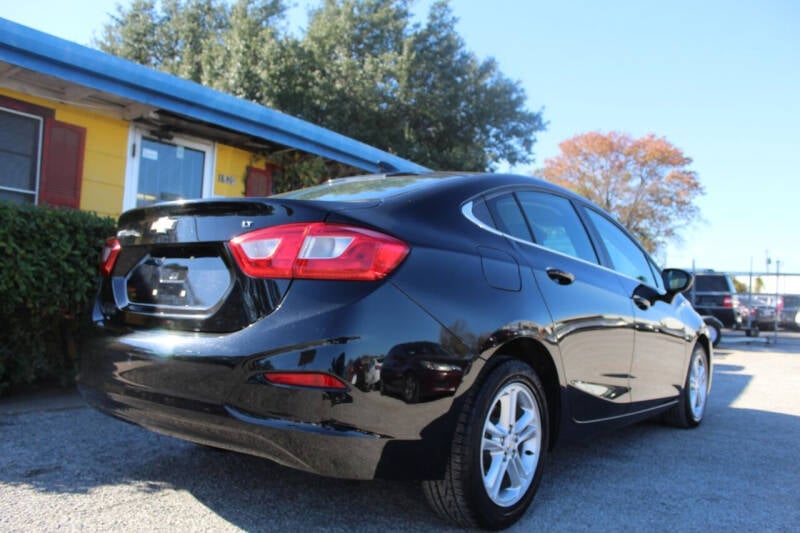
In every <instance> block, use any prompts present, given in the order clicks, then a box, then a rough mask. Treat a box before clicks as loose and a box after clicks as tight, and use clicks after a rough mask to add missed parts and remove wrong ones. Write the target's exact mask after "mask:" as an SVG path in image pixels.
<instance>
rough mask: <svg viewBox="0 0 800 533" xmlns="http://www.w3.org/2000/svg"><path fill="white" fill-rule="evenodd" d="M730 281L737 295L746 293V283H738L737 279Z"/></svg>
mask: <svg viewBox="0 0 800 533" xmlns="http://www.w3.org/2000/svg"><path fill="white" fill-rule="evenodd" d="M732 281H733V288H734V289H735V290H736V292H738V293H745V292H748V287H747V284H746V283H744V282H742V281H739V280H738V279H737V278H732Z"/></svg>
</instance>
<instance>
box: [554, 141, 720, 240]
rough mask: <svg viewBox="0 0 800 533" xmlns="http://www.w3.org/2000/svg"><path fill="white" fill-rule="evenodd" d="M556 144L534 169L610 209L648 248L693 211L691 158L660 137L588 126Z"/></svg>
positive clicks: (697, 191)
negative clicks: (595, 129)
mask: <svg viewBox="0 0 800 533" xmlns="http://www.w3.org/2000/svg"><path fill="white" fill-rule="evenodd" d="M559 148H560V149H561V153H560V154H559V155H557V156H556V157H553V158H550V159H546V160H545V162H544V168H542V169H541V170H540V171H539V174H540V175H541V176H542V177H544V179H546V180H548V181H551V182H553V183H556V184H558V185H561V186H562V187H566V188H567V189H570V190H572V191H575V192H577V193H578V194H580V195H582V196H585V197H587V198H589V199H590V200H592V201H593V202H595V203H596V204H598V205H599V206H600V207H602V208H603V209H605V210H606V211H609V212H610V213H612V214H613V215H614V216H615V217H617V220H619V222H620V223H621V224H622V225H624V226H625V227H626V228H628V230H630V231H631V232H632V233H633V234H634V235H636V236H637V237H638V238H639V239H640V240H641V241H642V244H643V245H644V246H645V248H647V249H648V251H650V252H655V251H656V250H658V249H659V248H660V247H662V246H664V245H665V244H666V243H667V242H668V241H670V240H671V239H674V238H675V237H676V236H677V232H678V230H679V229H680V228H681V226H684V225H686V224H688V223H690V222H692V221H693V220H695V219H697V218H698V217H699V214H700V211H699V209H698V207H697V206H696V205H695V204H694V202H695V200H696V199H697V198H698V197H699V196H700V195H702V194H703V193H704V191H703V186H702V185H701V184H700V182H699V181H698V179H697V173H696V172H694V171H693V170H689V168H688V167H689V165H690V164H691V163H692V160H691V159H690V158H689V157H686V156H685V155H684V154H683V152H681V151H680V150H679V149H678V148H676V147H675V146H673V145H672V144H671V143H670V142H669V141H667V140H666V139H665V138H663V137H656V136H655V135H652V134H651V135H647V136H646V137H642V138H641V139H633V138H632V137H631V136H630V135H627V134H625V133H618V132H610V133H600V132H591V133H584V134H581V135H576V136H575V137H572V138H570V139H567V140H566V141H564V142H562V143H561V144H560V145H559Z"/></svg>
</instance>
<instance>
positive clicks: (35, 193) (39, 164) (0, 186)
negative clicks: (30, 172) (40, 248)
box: [0, 107, 44, 205]
mask: <svg viewBox="0 0 800 533" xmlns="http://www.w3.org/2000/svg"><path fill="white" fill-rule="evenodd" d="M0 111H2V112H4V113H11V114H12V115H20V116H22V117H26V118H32V119H34V120H36V121H37V122H39V139H38V143H37V147H36V149H37V153H36V179H35V186H34V189H33V205H39V185H40V183H41V181H42V149H43V148H42V143H43V142H44V119H43V118H42V117H40V116H39V115H31V114H30V113H25V112H23V111H17V110H16V109H8V108H7V107H0ZM0 189H2V190H4V191H9V192H16V193H20V194H30V193H31V191H30V190H29V189H17V188H16V187H6V186H5V185H3V184H0Z"/></svg>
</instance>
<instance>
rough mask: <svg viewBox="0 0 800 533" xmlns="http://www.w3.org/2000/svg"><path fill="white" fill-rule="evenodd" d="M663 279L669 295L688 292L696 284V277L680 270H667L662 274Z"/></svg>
mask: <svg viewBox="0 0 800 533" xmlns="http://www.w3.org/2000/svg"><path fill="white" fill-rule="evenodd" d="M661 278H662V279H663V280H664V286H665V287H666V288H667V294H673V295H674V294H678V293H679V292H686V291H688V290H689V289H691V288H692V285H693V284H694V276H692V275H691V274H690V273H688V272H686V271H685V270H681V269H680V268H665V269H664V270H663V271H662V272H661Z"/></svg>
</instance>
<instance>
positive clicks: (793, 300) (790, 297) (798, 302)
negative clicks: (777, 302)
mask: <svg viewBox="0 0 800 533" xmlns="http://www.w3.org/2000/svg"><path fill="white" fill-rule="evenodd" d="M783 306H784V307H800V296H798V295H796V294H787V295H786V296H784V297H783Z"/></svg>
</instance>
